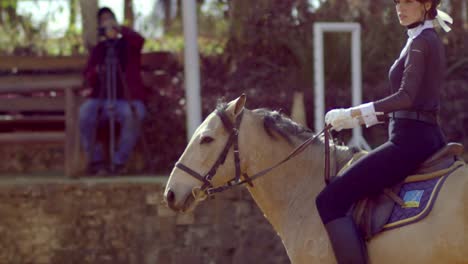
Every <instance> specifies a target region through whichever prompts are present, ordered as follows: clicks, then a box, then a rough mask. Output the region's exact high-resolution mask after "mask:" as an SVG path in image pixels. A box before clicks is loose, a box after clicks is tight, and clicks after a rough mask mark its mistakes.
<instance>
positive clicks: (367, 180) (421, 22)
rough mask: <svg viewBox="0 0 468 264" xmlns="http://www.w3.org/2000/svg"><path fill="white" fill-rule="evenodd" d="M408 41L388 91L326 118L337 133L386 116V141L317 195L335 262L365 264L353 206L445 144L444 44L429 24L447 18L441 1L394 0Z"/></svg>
mask: <svg viewBox="0 0 468 264" xmlns="http://www.w3.org/2000/svg"><path fill="white" fill-rule="evenodd" d="M394 2H395V5H396V11H397V13H398V18H399V21H400V24H401V25H402V26H405V27H406V28H407V29H408V41H407V43H406V45H405V47H404V48H403V50H402V51H401V54H400V56H399V58H398V59H397V60H396V61H395V63H394V64H393V65H392V67H391V68H390V72H389V79H390V86H391V93H392V94H391V95H390V96H388V97H385V98H383V99H381V100H378V101H375V102H370V103H366V104H362V105H359V106H357V107H352V108H347V109H343V108H340V109H333V110H331V111H329V112H328V113H327V114H326V115H325V122H326V123H327V124H329V125H331V126H332V128H333V129H334V130H336V131H340V130H341V129H350V128H354V127H356V126H359V125H360V124H365V125H366V127H370V126H372V125H374V124H377V123H379V122H381V121H382V120H383V119H382V117H383V115H380V114H381V113H384V114H385V115H388V116H389V117H390V119H389V127H388V133H389V140H388V141H387V142H386V143H384V144H383V145H381V146H379V147H378V148H376V149H374V150H372V151H371V152H369V154H368V155H366V156H365V157H364V158H362V159H360V160H359V161H358V162H356V163H355V164H354V165H352V166H351V167H350V168H349V169H347V171H346V172H345V173H344V174H343V175H342V177H339V178H337V179H336V180H335V181H333V182H332V183H331V184H329V185H328V186H327V187H326V188H325V189H324V190H323V191H322V192H321V193H320V194H319V195H318V196H317V199H316V205H317V209H318V211H319V214H320V217H321V219H322V222H323V224H324V225H325V228H326V230H327V233H328V236H329V238H330V241H331V244H332V247H333V250H334V252H335V257H336V260H337V262H338V263H367V258H368V257H367V250H366V244H365V242H364V241H363V239H362V237H361V236H360V234H359V233H358V229H357V227H356V225H355V223H354V222H353V220H352V218H351V217H348V216H347V215H346V213H347V211H348V210H349V209H350V207H351V206H352V204H354V203H355V202H357V201H358V200H360V199H362V198H364V197H367V196H370V195H373V194H376V193H378V192H380V191H382V190H383V189H384V188H386V187H389V186H392V185H395V184H397V183H399V182H402V181H403V180H404V178H405V177H406V176H408V175H409V174H410V173H412V172H413V171H414V170H415V169H416V168H417V167H418V165H419V164H420V163H422V162H423V161H424V160H425V159H426V158H428V157H429V156H430V155H431V154H433V153H435V152H436V151H437V150H438V149H440V148H441V147H442V146H444V145H445V144H446V140H445V138H444V135H443V133H442V131H441V129H440V127H439V124H438V113H439V109H440V89H441V85H442V80H443V77H444V73H445V53H444V46H443V43H442V41H441V40H440V38H439V37H438V35H437V33H436V31H435V30H434V27H433V20H434V19H437V21H438V22H439V24H440V25H441V27H442V28H443V29H444V30H445V31H449V30H450V28H449V27H448V26H447V24H445V22H444V21H447V22H450V23H451V22H452V21H451V18H450V17H449V16H448V15H447V14H445V13H443V12H441V11H440V10H438V9H437V6H438V5H439V3H440V0H394Z"/></svg>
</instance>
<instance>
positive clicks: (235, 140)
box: [175, 110, 247, 196]
mask: <svg viewBox="0 0 468 264" xmlns="http://www.w3.org/2000/svg"><path fill="white" fill-rule="evenodd" d="M216 114H217V115H218V117H219V118H220V119H221V121H222V123H223V125H224V128H225V129H226V131H228V132H230V134H229V138H228V140H227V142H226V145H225V146H224V149H223V151H222V152H221V153H220V154H219V156H218V159H217V160H216V162H215V163H214V164H213V166H212V167H211V169H210V170H209V171H208V172H207V173H206V174H205V175H204V176H202V175H201V174H199V173H198V172H196V171H194V170H192V169H190V168H189V167H187V166H185V165H184V164H182V163H181V162H177V163H176V165H175V166H176V168H179V169H181V170H182V171H184V172H186V173H188V174H189V175H190V176H192V177H194V178H196V179H198V180H200V181H201V182H203V185H202V187H201V191H202V192H205V193H206V194H207V195H208V196H210V195H212V194H214V193H216V192H221V191H224V190H225V189H228V188H229V187H230V186H233V185H235V184H237V183H239V182H241V178H240V177H241V170H240V158H239V127H240V123H241V121H242V116H243V115H244V110H242V111H241V112H240V113H239V114H238V115H237V117H236V120H235V123H234V124H233V123H232V122H231V120H230V119H229V117H228V116H227V115H226V113H225V112H224V111H223V110H216ZM231 146H232V147H233V150H234V166H235V170H236V174H235V176H234V178H233V179H231V180H230V181H228V182H227V183H226V184H225V185H223V186H221V187H218V188H214V187H213V185H212V184H211V180H212V179H213V177H214V175H215V174H216V171H217V170H218V168H219V166H221V165H223V164H224V162H225V161H226V157H227V154H228V152H229V149H230V148H231ZM245 177H247V175H245Z"/></svg>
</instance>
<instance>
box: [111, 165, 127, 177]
mask: <svg viewBox="0 0 468 264" xmlns="http://www.w3.org/2000/svg"><path fill="white" fill-rule="evenodd" d="M111 173H112V175H123V174H126V173H127V169H126V167H125V165H124V164H114V168H113V169H112V170H111Z"/></svg>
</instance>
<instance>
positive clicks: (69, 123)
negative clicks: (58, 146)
mask: <svg viewBox="0 0 468 264" xmlns="http://www.w3.org/2000/svg"><path fill="white" fill-rule="evenodd" d="M75 98H76V96H75V93H74V91H73V90H66V91H65V100H66V104H65V106H66V109H65V120H66V124H65V134H66V139H65V176H67V177H69V178H71V177H74V176H76V175H77V168H78V165H77V163H78V157H79V149H78V151H77V148H78V144H79V143H78V142H77V140H76V139H77V138H76V137H75V136H76V134H78V125H77V124H78V122H77V116H78V113H77V106H76V100H75Z"/></svg>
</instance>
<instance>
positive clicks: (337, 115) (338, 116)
mask: <svg viewBox="0 0 468 264" xmlns="http://www.w3.org/2000/svg"><path fill="white" fill-rule="evenodd" d="M325 123H326V124H327V125H332V129H334V130H336V131H340V130H342V129H350V128H355V127H358V126H359V120H358V119H357V118H354V117H352V115H351V108H346V109H344V108H338V109H332V110H330V111H328V112H327V114H326V115H325Z"/></svg>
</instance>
